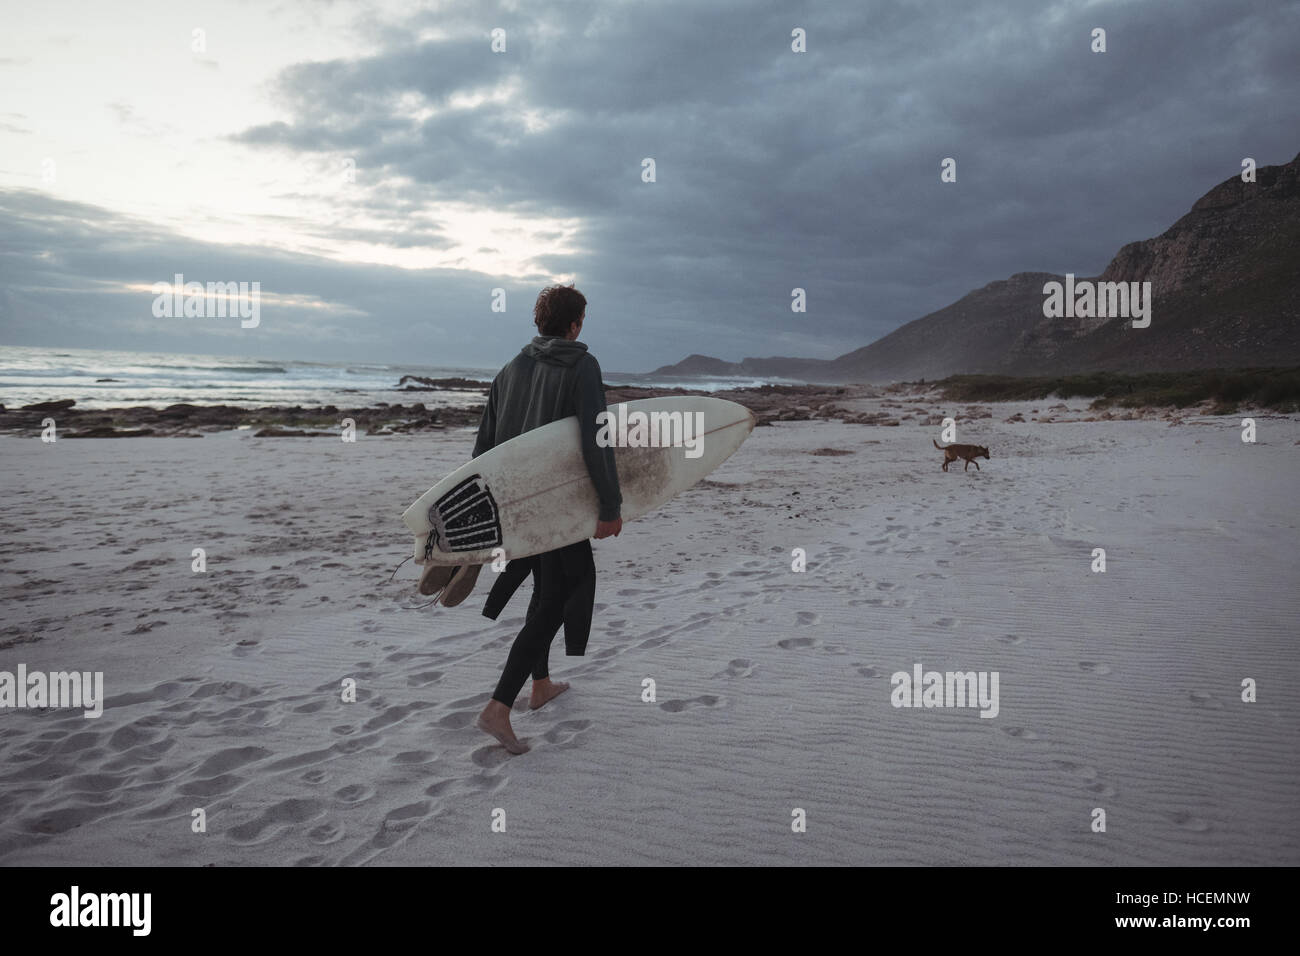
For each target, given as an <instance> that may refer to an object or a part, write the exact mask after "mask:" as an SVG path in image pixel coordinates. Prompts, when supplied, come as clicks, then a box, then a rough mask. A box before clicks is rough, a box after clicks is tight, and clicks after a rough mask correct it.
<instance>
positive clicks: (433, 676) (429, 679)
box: [406, 671, 442, 687]
mask: <svg viewBox="0 0 1300 956" xmlns="http://www.w3.org/2000/svg"><path fill="white" fill-rule="evenodd" d="M440 680H442V671H422V672H420V673H419V674H412V675H411V676H410V677H408V678H406V686H407V687H428V686H429V685H430V684H435V683H437V682H438V681H440Z"/></svg>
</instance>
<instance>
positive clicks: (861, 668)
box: [853, 664, 883, 677]
mask: <svg viewBox="0 0 1300 956" xmlns="http://www.w3.org/2000/svg"><path fill="white" fill-rule="evenodd" d="M853 669H854V670H855V671H857V672H858V676H859V677H881V676H883V674H882V672H881V670H880V669H879V668H878V667H871V666H869V665H867V664H854V665H853Z"/></svg>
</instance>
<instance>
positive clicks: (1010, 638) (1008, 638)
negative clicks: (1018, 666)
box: [998, 634, 1025, 645]
mask: <svg viewBox="0 0 1300 956" xmlns="http://www.w3.org/2000/svg"><path fill="white" fill-rule="evenodd" d="M998 640H999V641H1001V642H1002V643H1003V644H1012V645H1014V644H1023V643H1025V639H1024V638H1023V637H1021V636H1020V635H1019V634H1003V635H1002V636H1001V637H999V638H998Z"/></svg>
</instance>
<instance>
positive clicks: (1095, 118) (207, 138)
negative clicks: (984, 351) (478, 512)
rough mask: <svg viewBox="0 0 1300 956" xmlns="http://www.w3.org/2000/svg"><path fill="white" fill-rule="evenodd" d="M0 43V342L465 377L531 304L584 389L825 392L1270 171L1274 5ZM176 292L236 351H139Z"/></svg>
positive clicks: (1276, 41)
mask: <svg viewBox="0 0 1300 956" xmlns="http://www.w3.org/2000/svg"><path fill="white" fill-rule="evenodd" d="M4 25H5V29H4V31H3V33H0V344H9V345H49V346H62V347H68V346H79V347H89V348H125V349H144V350H156V351H180V352H194V353H214V354H226V355H243V356H258V357H267V358H280V359H309V360H327V361H328V360H340V361H349V360H355V361H371V362H390V361H391V362H404V363H415V364H428V365H461V366H485V367H491V366H497V365H500V364H502V363H503V362H505V361H506V360H508V359H509V358H510V356H511V355H512V354H513V353H514V352H515V351H516V350H517V349H518V348H519V346H520V345H522V344H523V343H524V342H525V341H527V339H528V337H529V336H530V335H531V334H532V333H533V330H532V327H531V310H532V303H533V300H534V299H535V297H536V295H537V292H538V291H539V290H540V289H541V288H542V287H543V286H544V285H547V284H549V283H551V282H554V281H564V282H576V283H577V286H578V288H579V289H581V290H582V291H583V292H584V293H585V294H586V295H587V297H588V300H589V307H588V322H587V327H586V329H585V331H584V335H583V340H584V341H586V342H588V344H589V345H590V346H591V348H592V349H593V351H594V352H595V353H596V354H597V355H598V356H599V358H600V359H601V362H602V365H603V366H604V367H605V368H606V369H607V370H621V371H641V370H648V369H651V368H654V367H655V366H658V365H662V364H666V363H669V362H673V361H676V360H678V359H680V358H682V357H684V356H685V355H687V354H689V353H693V352H701V353H705V354H708V355H714V356H718V357H721V358H725V359H730V360H738V359H740V358H742V357H745V356H769V355H799V356H813V357H822V358H829V357H833V356H836V355H839V354H841V353H843V352H846V351H849V350H851V349H854V348H857V347H859V346H861V345H865V344H867V343H868V342H870V341H872V340H874V339H876V338H878V337H880V336H881V335H883V334H885V333H887V332H889V331H891V330H892V329H894V328H897V327H898V326H899V325H901V324H903V323H904V322H907V321H910V320H911V319H914V318H917V317H919V316H921V315H924V314H926V313H927V312H930V311H933V310H934V309H937V308H941V307H943V306H945V305H947V304H949V303H950V302H952V301H953V300H955V299H957V298H959V297H960V296H962V295H964V294H965V293H966V292H968V291H970V290H971V289H974V288H978V287H980V286H983V285H985V284H987V283H988V282H991V281H994V280H996V279H1001V278H1005V277H1006V276H1008V275H1010V274H1012V273H1015V272H1025V271H1049V272H1074V273H1076V274H1080V275H1092V274H1096V273H1098V272H1100V271H1101V270H1102V269H1103V268H1104V267H1105V265H1106V263H1107V262H1108V261H1109V259H1110V257H1111V256H1112V255H1113V254H1114V253H1115V252H1116V251H1117V250H1118V249H1119V247H1120V246H1121V245H1123V244H1124V243H1126V242H1130V241H1134V240H1138V239H1145V238H1149V237H1150V236H1153V235H1157V234H1159V233H1160V232H1163V231H1164V230H1165V229H1166V228H1168V227H1169V226H1170V225H1171V224H1172V223H1173V222H1174V220H1176V219H1177V218H1178V217H1179V216H1181V215H1183V214H1184V213H1186V212H1187V211H1188V209H1189V208H1190V206H1191V204H1192V203H1193V202H1194V201H1195V200H1196V199H1197V198H1198V197H1199V196H1200V195H1201V194H1202V193H1204V192H1205V191H1206V190H1207V189H1209V188H1210V187H1211V186H1213V185H1215V184H1216V183H1218V182H1220V181H1222V180H1224V179H1226V178H1228V177H1229V176H1232V175H1234V174H1236V173H1237V172H1239V170H1240V165H1241V160H1242V158H1243V157H1247V156H1250V157H1253V158H1254V159H1255V160H1257V162H1258V163H1259V165H1261V166H1264V165H1273V164H1278V163H1284V162H1287V161H1289V160H1290V159H1292V158H1293V157H1294V156H1295V155H1296V153H1297V152H1298V151H1300V96H1298V95H1297V94H1300V82H1298V80H1300V56H1298V55H1297V51H1298V50H1300V3H1297V2H1289V0H1267V2H1252V0H1215V2H1210V0H1179V2H1177V3H1171V2H1164V0H1158V2H1157V0H1145V2H1105V0H1102V2H1086V0H1072V2H1060V3H1053V2H1050V0H1025V2H996V3H992V2H990V3H984V2H973V0H972V2H942V3H939V2H936V3H926V2H867V0H844V2H830V0H821V2H816V3H811V2H810V3H806V4H802V3H791V2H788V0H780V2H735V3H732V2H713V0H685V2H680V3H670V2H655V3H617V2H581V0H579V2H558V0H557V2H542V0H528V2H519V3H508V2H497V3H493V2H482V0H469V2H447V3H424V4H417V3H396V2H392V3H369V2H346V3H345V2H338V3H328V2H322V0H280V2H273V3H268V2H266V0H249V2H237V0H214V2H207V3H192V2H185V0H163V2H132V3H115V2H106V0H97V2H81V3H70V2H58V0H42V2H41V3H32V4H26V3H24V4H17V3H5V12H4ZM1097 27H1101V28H1103V29H1105V31H1106V47H1107V49H1106V52H1105V53H1094V52H1092V51H1091V45H1092V43H1093V40H1092V31H1093V29H1094V28H1097ZM498 28H499V29H501V30H504V31H505V32H504V38H505V50H504V51H503V52H494V51H493V49H492V36H491V34H492V31H493V30H494V29H498ZM796 28H801V29H802V30H804V31H806V37H807V40H806V43H807V52H804V53H797V52H794V51H793V50H792V49H791V44H792V36H791V32H792V31H793V30H795V29H796ZM196 30H197V31H201V32H200V33H197V34H196V33H195V31H196ZM647 157H649V158H652V159H653V160H654V162H655V174H656V179H657V181H656V182H653V183H646V182H643V181H642V168H643V167H642V161H643V160H644V159H646V158H647ZM946 157H952V158H954V159H955V160H956V162H957V181H956V182H955V183H943V182H941V181H940V172H941V169H940V164H941V162H942V161H943V160H944V159H945V158H946ZM349 169H350V170H352V171H353V172H352V177H351V178H352V179H354V180H355V181H349V177H348V175H347V171H348V170H349ZM175 273H182V274H184V276H185V278H186V279H187V280H198V281H200V282H208V281H223V282H224V281H246V282H253V281H257V282H259V283H260V284H261V290H262V305H261V324H260V325H259V326H258V327H257V328H253V329H242V328H240V326H239V323H238V321H230V320H224V319H220V318H212V319H178V318H162V319H159V318H155V317H154V315H153V313H152V309H151V306H152V303H153V294H152V292H151V286H152V285H153V284H154V283H155V282H159V281H169V280H170V279H171V277H172V276H173V275H174V274H175ZM795 287H801V288H803V289H805V290H807V309H808V310H807V312H806V313H805V314H795V313H792V312H791V309H790V294H791V289H793V288H795ZM495 288H502V289H505V290H506V296H505V302H506V311H505V312H504V313H498V312H493V311H492V301H493V298H492V290H493V289H495Z"/></svg>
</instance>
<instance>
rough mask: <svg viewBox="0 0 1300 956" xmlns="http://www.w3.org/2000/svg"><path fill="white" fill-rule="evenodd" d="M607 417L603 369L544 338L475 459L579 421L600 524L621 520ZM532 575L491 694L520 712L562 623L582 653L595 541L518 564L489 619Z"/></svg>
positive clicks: (505, 390) (558, 340) (519, 371)
mask: <svg viewBox="0 0 1300 956" xmlns="http://www.w3.org/2000/svg"><path fill="white" fill-rule="evenodd" d="M603 411H605V388H604V385H603V384H602V382H601V377H600V363H599V362H597V361H596V357H595V356H594V355H592V354H591V353H590V352H588V351H587V346H585V345H583V344H582V343H581V342H576V341H572V340H570V339H566V338H564V337H563V336H550V335H539V336H537V337H536V338H534V339H533V340H532V342H530V343H529V344H528V345H526V346H524V348H523V350H522V351H521V352H520V353H519V354H518V355H517V356H515V358H514V360H513V361H511V362H510V364H508V365H507V366H506V367H505V368H503V369H502V370H501V371H500V372H499V373H497V377H496V378H495V379H494V380H493V382H492V390H491V391H490V392H489V393H488V401H487V406H486V407H485V408H484V409H483V420H482V421H481V422H480V423H479V429H478V441H477V442H476V443H475V445H474V457H476V458H477V457H478V456H479V455H481V454H483V453H484V452H485V451H487V450H488V449H490V448H494V447H495V446H497V445H499V444H501V443H502V442H504V441H509V440H510V439H511V438H514V437H516V436H518V435H522V434H523V433H524V432H526V431H531V430H532V429H534V428H540V427H541V426H543V425H548V424H550V423H551V422H554V421H559V420H560V419H561V418H568V417H569V416H570V415H576V416H577V418H578V428H579V432H580V434H581V437H582V457H583V460H584V461H585V462H586V464H587V473H588V474H589V475H590V476H591V481H592V484H594V485H595V486H596V495H597V497H598V498H599V500H600V514H599V518H600V520H601V521H613V520H615V519H616V518H618V517H620V514H619V507H620V505H621V504H622V501H623V498H622V495H621V494H620V493H619V488H618V470H617V468H616V466H615V464H614V449H613V448H601V447H599V446H598V445H597V444H596V431H597V425H596V416H597V415H598V414H599V413H600V412H603ZM529 570H530V571H531V572H532V575H533V599H532V602H531V603H530V604H529V605H528V618H527V621H526V623H525V624H524V627H523V630H521V631H520V632H519V636H518V637H516V638H515V643H514V645H513V646H512V647H511V648H510V656H509V658H508V659H507V660H506V666H505V670H504V671H503V672H502V674H501V680H500V681H499V682H498V683H497V688H496V691H495V693H493V695H492V697H493V699H494V700H498V701H500V702H501V703H503V704H505V705H506V706H507V707H512V706H514V702H515V698H516V697H518V696H519V692H520V691H521V690H522V689H523V686H524V682H525V681H526V680H527V679H528V675H529V674H530V673H531V674H532V676H533V679H534V680H540V679H542V678H544V677H548V676H550V671H549V669H548V663H549V661H548V659H549V655H550V648H551V641H552V640H554V639H555V635H556V634H557V633H558V632H559V629H560V626H561V625H565V626H566V627H565V643H566V646H567V649H568V652H569V653H571V654H574V653H576V654H581V653H582V652H583V650H584V649H585V647H586V643H587V635H586V630H587V629H588V628H589V627H590V622H591V611H592V605H593V603H594V601H595V596H596V591H595V580H596V565H595V562H594V561H593V560H592V554H591V542H590V541H588V540H583V541H579V542H578V543H577V544H571V545H568V546H567V547H564V548H559V549H558V550H555V551H547V552H545V553H544V554H539V555H537V556H535V557H532V558H524V559H521V561H511V562H510V564H509V565H508V566H507V568H506V572H504V573H503V574H502V580H501V581H499V582H498V586H494V587H493V589H492V593H491V594H490V595H489V597H488V606H487V607H485V608H484V610H483V613H484V614H486V615H488V616H489V617H492V618H495V617H496V616H497V614H499V613H500V611H501V607H502V606H503V605H504V604H505V601H506V600H508V599H509V596H510V594H511V593H513V590H514V588H515V587H518V584H519V582H520V581H521V580H522V577H523V576H524V575H523V574H521V572H525V573H526V572H527V571H529ZM502 585H504V588H503V587H501V586H502ZM570 631H574V632H575V633H570Z"/></svg>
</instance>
